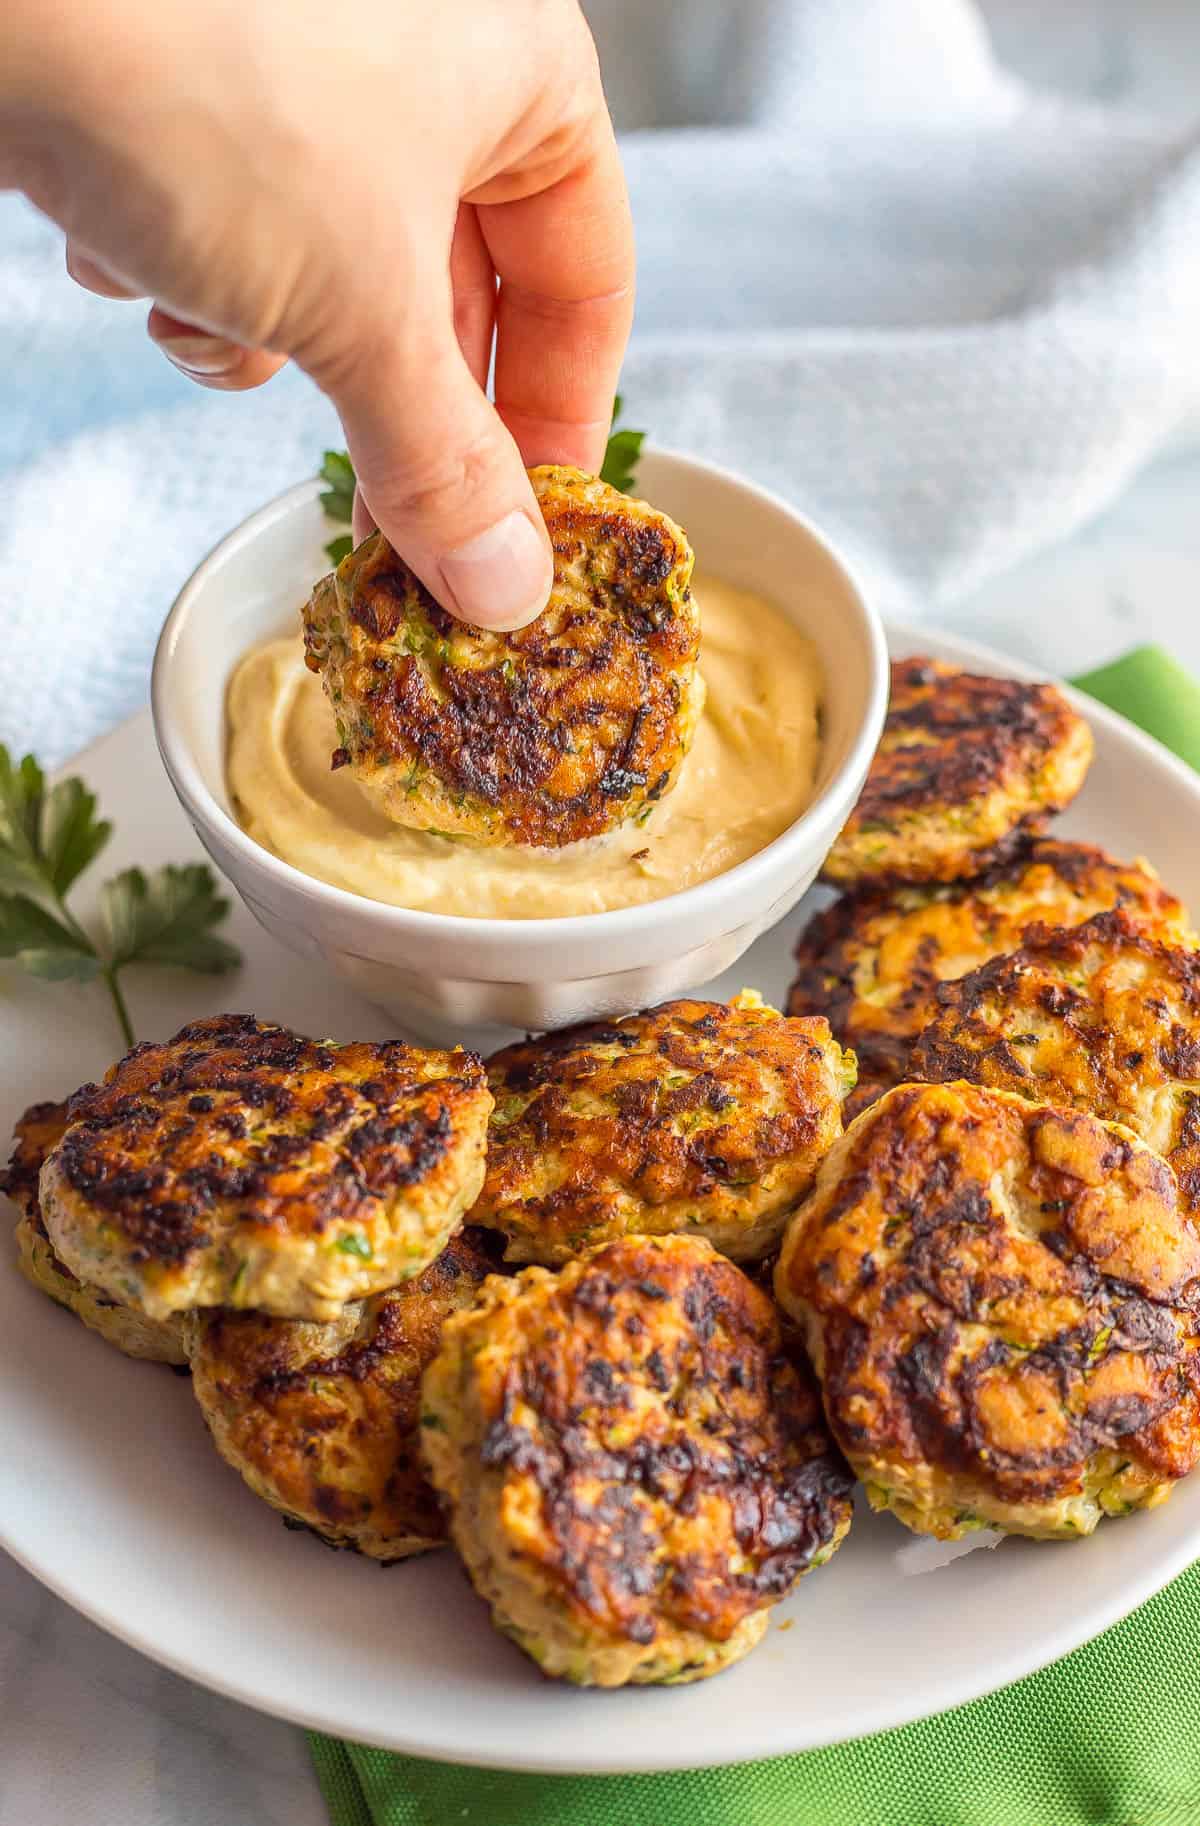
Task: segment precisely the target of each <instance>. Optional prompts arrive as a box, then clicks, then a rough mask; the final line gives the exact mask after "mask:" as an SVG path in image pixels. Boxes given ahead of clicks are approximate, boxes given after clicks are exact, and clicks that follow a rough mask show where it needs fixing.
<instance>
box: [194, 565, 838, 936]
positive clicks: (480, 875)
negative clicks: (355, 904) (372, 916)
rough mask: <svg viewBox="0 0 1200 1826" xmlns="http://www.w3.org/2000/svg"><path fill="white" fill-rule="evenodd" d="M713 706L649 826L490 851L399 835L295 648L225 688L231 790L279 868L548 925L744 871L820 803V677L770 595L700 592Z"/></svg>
mask: <svg viewBox="0 0 1200 1826" xmlns="http://www.w3.org/2000/svg"><path fill="white" fill-rule="evenodd" d="M695 588H696V594H697V598H698V600H699V603H700V615H701V622H702V627H703V635H702V641H703V644H702V648H701V656H700V670H701V672H702V673H703V675H704V679H705V682H706V684H707V686H708V698H707V703H706V706H705V710H704V715H703V717H702V718H701V721H700V726H699V728H698V729H697V732H696V737H695V741H694V742H693V744H692V750H691V753H690V754H689V755H688V757H687V759H686V761H685V762H684V764H683V766H682V768H681V769H680V773H679V778H678V780H677V782H676V784H675V787H674V788H673V790H672V791H671V792H669V793H668V794H667V795H666V797H665V798H664V799H662V800H661V801H660V803H659V804H658V805H656V806H655V807H654V809H653V810H652V811H651V813H650V816H649V817H648V819H647V820H646V822H645V823H644V824H627V825H624V826H622V827H621V828H620V829H619V830H617V831H613V832H611V833H610V834H609V835H607V836H604V837H595V838H592V839H590V840H589V841H588V842H586V843H575V844H571V845H569V846H568V847H567V848H565V849H562V850H531V849H521V848H516V847H513V848H507V849H488V848H485V847H483V846H481V845H478V844H474V843H471V842H469V841H465V840H463V839H454V838H448V837H437V836H434V835H432V834H431V833H430V832H427V831H414V830H408V829H406V828H404V827H403V826H401V825H396V824H389V822H388V821H387V819H386V818H384V817H383V816H382V815H381V814H380V813H379V812H378V811H377V810H376V809H375V807H374V806H373V805H372V804H371V803H370V801H369V800H368V799H367V798H366V796H365V795H364V794H363V793H362V792H361V790H360V789H359V787H358V786H357V785H356V783H355V781H354V777H353V774H352V773H351V770H350V769H349V768H348V767H343V768H339V769H338V770H337V771H336V772H335V771H333V770H332V769H331V768H330V765H329V758H330V755H331V754H332V753H333V750H334V749H335V748H336V747H337V734H336V732H335V730H334V725H333V713H332V711H331V710H330V708H329V705H328V703H327V702H326V699H325V694H324V692H323V691H322V689H321V682H320V680H319V679H318V678H317V677H316V676H315V674H313V673H312V672H309V671H308V669H307V668H306V666H305V664H304V652H303V647H302V644H301V640H300V636H299V634H297V635H296V636H295V637H289V638H287V639H284V640H272V641H268V642H267V643H266V644H265V645H263V646H261V647H257V648H255V649H254V651H253V652H251V653H249V654H248V655H247V656H246V658H245V659H244V660H242V662H241V664H240V665H239V666H238V669H237V671H236V672H235V673H234V676H233V681H232V683H231V685H230V688H229V704H228V710H229V732H230V740H229V764H228V774H229V786H230V791H231V792H232V794H233V799H234V806H235V810H236V812H237V815H238V818H239V819H240V821H241V823H242V826H243V828H244V829H245V830H246V831H247V832H248V833H249V835H250V836H251V837H253V838H254V840H255V842H257V843H261V844H262V845H263V847H264V848H265V849H268V850H273V851H274V852H275V854H276V855H277V856H281V857H282V858H283V859H284V861H285V862H290V863H291V864H292V865H293V867H295V868H298V869H302V870H303V872H304V873H305V874H306V875H313V876H315V877H316V878H317V879H318V880H319V881H328V882H332V884H333V885H334V886H335V887H339V888H346V889H348V890H349V891H350V893H352V894H361V895H364V896H365V897H366V898H367V899H368V900H382V901H386V902H388V904H389V905H391V906H397V907H415V908H421V909H424V910H425V911H427V912H431V913H454V914H461V915H465V916H466V917H468V918H473V919H548V918H552V917H556V916H559V915H564V914H573V913H604V912H608V911H610V910H611V909H612V908H614V907H630V906H635V905H637V904H638V903H639V902H642V901H648V900H661V899H662V898H663V896H664V895H666V894H674V893H677V892H678V891H679V890H680V889H681V888H690V887H693V886H695V884H696V883H697V882H700V881H708V880H710V879H711V878H712V876H714V875H720V874H722V873H723V872H724V871H725V870H726V869H729V868H732V867H733V866H734V864H735V863H738V862H744V861H745V859H746V857H747V856H752V855H753V854H754V852H755V851H756V850H760V849H762V848H763V846H764V845H765V844H768V843H770V842H771V841H772V839H773V838H775V837H778V836H779V834H780V832H781V831H784V830H786V828H787V826H788V825H789V824H791V823H792V821H793V820H794V819H795V818H798V817H799V815H800V813H801V812H802V811H803V810H804V808H805V806H806V805H807V804H808V802H809V799H810V797H811V795H812V788H813V780H814V777H815V772H816V764H817V752H818V730H817V710H818V706H819V704H820V701H821V672H820V665H819V663H818V660H817V655H816V651H815V649H814V647H813V644H812V642H811V641H810V640H809V639H808V638H807V636H805V635H803V634H801V633H800V632H799V630H798V629H796V628H795V627H793V625H792V623H791V622H790V621H788V619H787V618H786V616H784V615H783V614H782V613H781V612H780V610H778V609H777V608H774V607H773V606H772V605H771V604H770V603H768V602H764V601H763V600H762V598H761V597H759V596H755V595H753V594H751V593H749V592H747V591H745V590H737V589H734V588H733V587H732V586H731V585H729V584H726V583H721V582H719V581H717V580H716V579H715V578H704V577H701V578H698V580H697V583H696V585H695Z"/></svg>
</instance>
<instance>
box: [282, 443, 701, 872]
mask: <svg viewBox="0 0 1200 1826" xmlns="http://www.w3.org/2000/svg"><path fill="white" fill-rule="evenodd" d="M531 479H532V481H533V484H534V490H535V493H536V494H537V496H538V499H539V503H540V505H541V508H542V512H543V514H544V516H545V519H546V526H547V531H548V533H549V535H550V541H551V545H552V547H553V551H554V562H555V583H554V588H553V591H552V594H551V598H550V603H549V606H548V608H547V609H546V610H545V611H544V612H543V613H542V615H540V616H539V617H538V618H537V619H536V620H535V621H534V622H532V623H531V624H530V625H529V626H528V627H525V628H522V629H519V630H517V631H515V632H513V633H496V632H493V631H490V630H486V629H483V628H479V627H476V626H474V625H472V624H470V623H466V622H462V621H459V620H458V619H456V618H455V617H454V616H451V615H449V614H448V613H447V612H446V611H445V610H444V609H442V608H440V607H439V606H438V604H437V603H436V602H435V601H434V600H433V598H432V597H431V596H430V594H429V592H428V591H427V590H426V588H425V586H424V585H423V584H422V583H421V581H420V580H419V578H417V577H416V575H415V574H414V573H413V572H412V571H410V570H409V568H408V566H407V565H405V564H404V562H403V561H402V560H401V559H400V558H399V557H398V556H397V555H396V553H395V552H394V551H393V550H392V549H391V547H390V546H389V545H388V544H387V542H386V541H385V540H384V538H383V536H382V535H381V534H378V533H376V534H374V535H372V537H371V538H370V539H369V540H368V541H366V543H364V544H363V545H361V546H359V547H358V549H357V550H356V551H354V552H352V553H351V554H350V555H349V557H348V558H346V559H345V560H343V562H342V564H341V565H340V566H339V567H338V570H337V571H336V572H335V573H334V574H333V575H332V576H331V577H329V578H326V579H324V580H323V581H322V583H321V584H319V585H318V586H317V588H316V590H315V591H314V592H313V596H312V599H311V601H310V602H309V604H308V605H307V606H306V608H305V610H304V629H305V649H306V659H307V663H308V665H309V666H310V668H311V669H312V670H313V671H315V672H318V673H320V674H321V676H322V681H323V684H324V686H325V691H326V695H327V696H328V697H329V699H330V702H331V705H332V708H333V711H334V715H335V719H336V721H337V726H338V743H339V746H338V749H337V751H336V762H337V765H339V766H341V765H346V764H349V765H350V766H351V767H352V768H353V769H354V771H355V774H356V777H357V778H358V779H359V781H360V783H361V784H362V786H363V787H364V788H365V789H366V790H367V791H368V792H369V793H370V794H371V795H372V796H373V797H374V798H376V800H377V801H378V802H379V803H380V804H381V806H382V808H383V809H384V810H385V812H386V814H387V815H388V816H389V817H390V818H392V819H393V820H394V821H395V822H397V823H401V824H408V825H412V826H415V827H416V828H418V829H424V830H433V831H435V832H438V833H440V834H442V835H449V836H460V837H470V838H474V839H477V840H479V841H482V842H485V843H490V844H524V845H533V846H541V847H559V846H561V845H563V844H567V843H574V842H577V841H579V840H581V839H583V838H587V837H594V836H598V835H600V834H601V833H603V832H605V831H608V830H610V829H612V828H614V827H615V826H616V825H617V824H619V823H622V822H623V821H625V820H626V819H628V818H630V817H633V816H634V815H636V814H637V813H638V812H639V811H641V810H642V809H643V808H645V807H648V806H650V805H652V804H653V803H655V802H656V801H657V800H658V799H659V798H660V797H661V796H662V794H663V793H664V792H665V791H666V790H667V788H668V786H669V785H670V783H671V782H672V780H673V779H674V777H675V776H676V774H677V772H678V769H679V766H680V764H681V762H682V760H683V758H684V756H685V755H686V753H687V750H688V748H689V746H690V743H691V738H692V733H693V731H694V727H695V723H696V720H697V718H698V715H699V709H700V703H701V687H700V685H699V683H698V675H697V672H696V664H697V659H698V655H699V640H700V629H699V619H698V615H697V611H696V606H695V603H694V600H693V598H692V593H691V586H690V577H691V567H692V554H691V550H690V548H689V546H688V544H687V541H686V539H685V537H684V535H683V534H682V532H681V531H680V529H679V528H678V527H677V526H675V525H674V524H673V522H671V521H670V520H668V519H667V518H666V516H665V515H662V514H658V513H656V512H655V511H654V510H653V509H652V508H649V507H647V506H646V504H645V503H644V502H639V501H634V500H631V499H630V498H629V497H628V496H626V495H623V494H621V493H620V492H619V491H618V490H616V489H612V488H609V487H608V486H607V484H605V483H602V482H599V481H597V480H595V479H594V478H592V477H587V476H584V475H582V474H581V473H580V472H579V471H576V470H570V469H554V468H546V469H539V470H534V471H533V472H531Z"/></svg>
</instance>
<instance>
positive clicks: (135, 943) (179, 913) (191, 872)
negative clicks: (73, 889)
mask: <svg viewBox="0 0 1200 1826" xmlns="http://www.w3.org/2000/svg"><path fill="white" fill-rule="evenodd" d="M228 912H229V902H228V901H227V900H224V899H223V898H222V897H221V895H220V894H218V893H217V884H216V882H215V881H214V879H213V873H212V870H211V869H210V868H209V867H208V865H207V864H206V863H203V862H188V863H184V864H183V865H182V866H178V865H176V864H175V863H173V862H168V863H167V864H166V866H165V867H164V868H161V869H156V870H155V872H154V874H153V875H150V876H146V875H144V874H143V873H142V871H141V869H124V870H122V872H121V874H119V875H114V877H113V879H112V880H111V881H108V882H105V884H104V888H103V891H102V899H101V913H102V917H103V921H104V931H105V936H106V938H107V939H108V956H109V961H110V963H111V964H112V965H113V968H114V969H117V970H119V969H120V968H121V966H122V964H132V963H143V964H181V965H182V966H183V967H184V968H185V969H187V970H199V971H203V972H204V973H205V974H208V975H219V974H220V973H221V972H222V971H223V970H232V969H233V968H234V967H235V966H236V965H237V964H238V963H239V962H240V961H241V960H240V958H239V957H238V953H237V952H236V951H235V949H234V947H233V946H232V945H231V944H229V943H227V941H226V940H225V939H223V938H218V937H217V936H216V934H215V933H214V932H213V930H212V927H213V926H217V925H220V923H221V921H222V920H223V919H224V918H225V916H226V915H227V913H228Z"/></svg>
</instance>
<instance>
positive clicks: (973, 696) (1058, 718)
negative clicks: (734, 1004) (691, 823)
mask: <svg viewBox="0 0 1200 1826" xmlns="http://www.w3.org/2000/svg"><path fill="white" fill-rule="evenodd" d="M1091 758H1092V732H1091V730H1090V729H1089V728H1088V725H1087V724H1086V723H1085V722H1084V720H1083V718H1082V717H1081V716H1077V715H1076V713H1075V711H1074V710H1072V708H1071V706H1070V705H1069V704H1068V703H1067V700H1066V699H1065V698H1064V697H1063V695H1062V693H1061V692H1060V691H1057V690H1056V689H1055V687H1054V686H1053V685H1048V684H1029V683H1027V682H1025V681H1024V680H1021V679H1015V678H990V677H987V678H985V677H981V676H977V675H976V674H973V673H970V672H960V671H959V670H958V669H957V667H955V666H947V665H943V664H941V662H940V661H938V660H933V659H897V660H893V661H892V698H891V706H890V708H889V710H888V714H887V721H886V723H885V724H884V730H883V737H882V739H881V741H880V744H879V748H878V750H877V751H876V755H875V759H874V760H873V761H872V763H871V771H870V773H869V774H868V776H867V783H866V785H865V787H864V788H863V791H862V796H861V798H860V799H859V801H858V804H857V805H856V806H855V808H854V810H853V812H852V813H851V815H850V820H849V822H848V824H847V825H846V827H845V829H844V830H843V831H842V834H841V836H840V837H839V838H838V840H837V842H836V843H835V844H834V846H833V848H832V850H831V851H830V853H829V855H828V857H827V858H826V861H825V868H824V875H825V879H826V880H827V881H832V882H835V883H837V884H838V885H839V886H842V887H854V886H858V885H863V884H866V883H871V884H879V883H883V882H894V881H959V880H962V879H963V878H964V877H967V876H971V875H979V874H981V873H982V872H983V871H984V870H985V869H989V868H991V867H993V866H994V865H995V864H996V863H998V862H1003V861H1004V860H1005V859H1006V858H1007V857H1008V856H1010V855H1011V854H1012V853H1013V852H1014V850H1015V849H1016V848H1017V847H1018V846H1019V845H1020V843H1021V842H1022V840H1023V839H1024V838H1026V837H1028V836H1031V835H1033V834H1035V833H1036V832H1038V831H1040V830H1041V829H1043V827H1044V826H1045V824H1046V823H1047V821H1048V820H1049V818H1050V816H1051V814H1052V813H1054V812H1056V811H1060V810H1061V809H1062V807H1063V806H1064V805H1068V804H1069V803H1070V801H1071V800H1072V799H1073V798H1074V797H1075V794H1076V793H1077V792H1078V791H1079V788H1080V787H1081V786H1082V785H1083V780H1084V776H1085V774H1086V773H1087V770H1088V766H1089V764H1090V762H1091Z"/></svg>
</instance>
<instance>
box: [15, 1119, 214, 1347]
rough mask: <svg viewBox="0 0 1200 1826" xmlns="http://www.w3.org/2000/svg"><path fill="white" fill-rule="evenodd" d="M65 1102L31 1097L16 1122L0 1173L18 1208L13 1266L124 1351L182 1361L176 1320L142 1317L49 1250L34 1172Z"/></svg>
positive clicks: (52, 1141)
mask: <svg viewBox="0 0 1200 1826" xmlns="http://www.w3.org/2000/svg"><path fill="white" fill-rule="evenodd" d="M76 1101H77V1099H72V1100H71V1102H69V1103H35V1104H33V1105H32V1106H31V1107H30V1108H29V1109H27V1110H26V1112H25V1114H24V1115H23V1116H22V1117H21V1119H20V1121H19V1122H18V1123H17V1127H16V1133H15V1137H14V1141H15V1145H14V1148H13V1153H12V1158H11V1160H10V1161H9V1164H8V1171H7V1173H5V1174H3V1175H0V1191H5V1192H7V1193H8V1195H9V1197H10V1198H11V1199H12V1201H13V1203H14V1204H15V1205H16V1206H17V1208H18V1209H19V1210H20V1212H21V1214H22V1215H21V1220H20V1222H19V1223H18V1225H17V1228H16V1244H17V1266H18V1268H19V1269H20V1270H21V1273H22V1274H23V1275H24V1276H25V1278H26V1280H27V1281H30V1282H32V1284H33V1286H34V1287H36V1288H37V1290H38V1292H39V1293H44V1294H46V1295H48V1297H49V1298H50V1299H52V1300H53V1301H54V1302H55V1304H56V1305H58V1306H65V1307H66V1309H67V1311H68V1312H73V1313H74V1314H75V1316H76V1318H78V1319H82V1321H83V1323H84V1324H85V1325H86V1326H87V1327H88V1329H89V1331H94V1332H98V1333H99V1334H100V1336H101V1337H102V1338H103V1339H104V1340H105V1342H106V1343H108V1344H114V1345H115V1346H116V1348H117V1349H118V1350H120V1351H124V1353H125V1355H126V1356H127V1357H140V1358H143V1359H145V1360H146V1361H147V1362H151V1363H175V1364H183V1363H185V1362H186V1361H187V1358H186V1355H185V1352H184V1349H183V1339H182V1335H181V1328H180V1324H179V1321H178V1320H176V1319H165V1320H158V1319H148V1318H147V1317H146V1315H145V1313H143V1312H138V1311H137V1310H136V1308H134V1307H131V1306H122V1305H120V1304H119V1302H118V1301H116V1300H114V1299H111V1298H110V1297H109V1295H108V1294H106V1293H104V1292H102V1291H101V1289H100V1288H98V1287H93V1286H91V1285H90V1284H89V1283H88V1282H87V1281H81V1280H80V1279H79V1278H78V1276H76V1275H73V1274H72V1273H71V1270H70V1269H69V1268H68V1267H67V1266H66V1264H65V1262H61V1261H59V1259H58V1256H57V1255H56V1254H55V1253H54V1246H53V1244H52V1243H51V1241H50V1238H49V1237H48V1236H47V1235H46V1226H45V1224H44V1223H43V1222H42V1209H41V1204H40V1202H39V1200H38V1175H39V1174H40V1172H41V1170H42V1162H43V1161H44V1160H45V1158H46V1155H47V1154H48V1153H49V1151H50V1149H51V1148H52V1147H54V1146H55V1145H56V1143H57V1142H58V1141H60V1140H61V1138H62V1136H63V1134H64V1133H65V1131H66V1128H67V1124H68V1121H69V1119H70V1118H69V1114H68V1112H69V1111H70V1110H71V1109H72V1108H73V1107H74V1104H75V1102H76Z"/></svg>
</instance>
